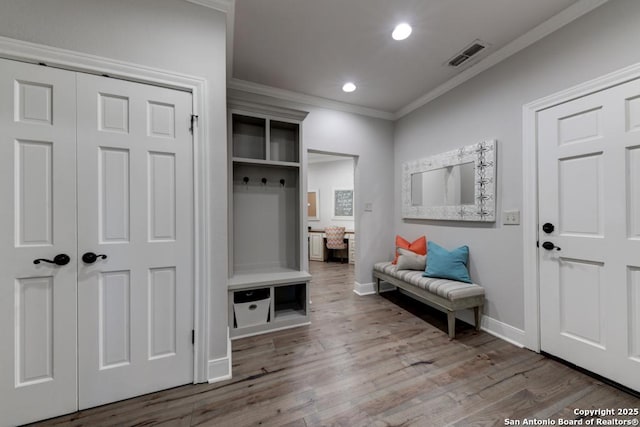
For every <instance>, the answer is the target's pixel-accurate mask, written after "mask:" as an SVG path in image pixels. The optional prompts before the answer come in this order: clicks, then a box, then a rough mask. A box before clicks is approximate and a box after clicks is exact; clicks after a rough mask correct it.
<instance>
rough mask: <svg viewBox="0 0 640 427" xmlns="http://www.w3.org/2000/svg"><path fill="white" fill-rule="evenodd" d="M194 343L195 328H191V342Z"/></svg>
mask: <svg viewBox="0 0 640 427" xmlns="http://www.w3.org/2000/svg"><path fill="white" fill-rule="evenodd" d="M195 343H196V330H195V329H192V330H191V344H194V345H195Z"/></svg>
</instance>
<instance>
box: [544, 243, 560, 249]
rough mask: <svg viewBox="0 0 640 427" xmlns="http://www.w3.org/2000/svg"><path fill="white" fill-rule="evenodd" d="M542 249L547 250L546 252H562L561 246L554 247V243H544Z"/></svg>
mask: <svg viewBox="0 0 640 427" xmlns="http://www.w3.org/2000/svg"><path fill="white" fill-rule="evenodd" d="M542 247H543V248H545V249H546V250H548V251H551V250H553V249H555V250H556V251H559V250H560V246H556V245H554V244H553V243H551V242H544V243H543V244H542Z"/></svg>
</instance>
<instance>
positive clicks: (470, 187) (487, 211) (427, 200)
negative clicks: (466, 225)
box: [402, 140, 497, 222]
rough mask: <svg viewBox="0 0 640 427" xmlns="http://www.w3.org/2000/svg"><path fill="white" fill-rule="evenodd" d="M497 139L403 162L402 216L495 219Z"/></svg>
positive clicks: (473, 219)
mask: <svg viewBox="0 0 640 427" xmlns="http://www.w3.org/2000/svg"><path fill="white" fill-rule="evenodd" d="M496 149H497V147H496V141H495V140H487V141H482V142H479V143H477V144H473V145H467V146H465V147H462V148H459V149H457V150H453V151H448V152H446V153H442V154H438V155H436V156H432V157H427V158H425V159H420V160H412V161H409V162H404V163H403V164H402V217H403V218H407V219H444V220H450V221H482V222H494V221H495V220H496V219H495V217H496V215H495V210H496V201H495V186H496V183H495V177H496V173H495V170H496Z"/></svg>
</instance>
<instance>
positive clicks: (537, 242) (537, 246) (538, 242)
mask: <svg viewBox="0 0 640 427" xmlns="http://www.w3.org/2000/svg"><path fill="white" fill-rule="evenodd" d="M539 247H540V240H536V248H539Z"/></svg>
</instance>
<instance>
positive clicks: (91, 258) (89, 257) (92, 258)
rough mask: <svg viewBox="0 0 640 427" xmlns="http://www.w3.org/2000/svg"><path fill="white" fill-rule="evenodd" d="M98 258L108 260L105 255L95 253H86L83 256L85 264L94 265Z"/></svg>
mask: <svg viewBox="0 0 640 427" xmlns="http://www.w3.org/2000/svg"><path fill="white" fill-rule="evenodd" d="M98 258H102V259H107V256H106V255H105V254H94V253H93V252H85V253H84V254H83V255H82V262H84V263H85V264H93V263H94V262H96V260H97V259H98Z"/></svg>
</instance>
